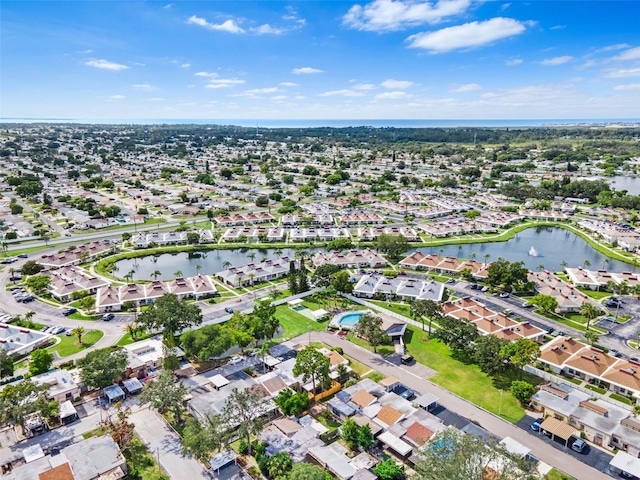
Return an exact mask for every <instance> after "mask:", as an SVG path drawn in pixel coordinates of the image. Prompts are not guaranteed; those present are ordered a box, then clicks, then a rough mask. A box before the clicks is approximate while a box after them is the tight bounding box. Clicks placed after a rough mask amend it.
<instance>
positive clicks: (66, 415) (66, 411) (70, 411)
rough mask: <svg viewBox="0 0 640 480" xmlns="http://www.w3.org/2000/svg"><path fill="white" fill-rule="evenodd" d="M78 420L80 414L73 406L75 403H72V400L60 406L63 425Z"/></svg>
mask: <svg viewBox="0 0 640 480" xmlns="http://www.w3.org/2000/svg"><path fill="white" fill-rule="evenodd" d="M77 418H78V412H77V411H76V408H75V407H74V406H73V403H71V400H67V401H66V402H62V403H61V404H60V421H61V422H62V423H67V422H73V421H74V420H76V419H77Z"/></svg>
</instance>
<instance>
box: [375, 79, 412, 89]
mask: <svg viewBox="0 0 640 480" xmlns="http://www.w3.org/2000/svg"><path fill="white" fill-rule="evenodd" d="M380 85H381V86H383V87H384V88H388V89H390V90H405V89H407V88H409V87H410V86H412V85H413V82H410V81H409V80H394V79H392V78H389V79H387V80H385V81H384V82H382V83H381V84H380Z"/></svg>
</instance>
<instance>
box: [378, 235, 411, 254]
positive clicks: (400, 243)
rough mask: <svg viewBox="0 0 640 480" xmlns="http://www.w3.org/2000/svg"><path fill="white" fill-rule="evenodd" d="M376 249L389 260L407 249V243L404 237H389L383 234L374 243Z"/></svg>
mask: <svg viewBox="0 0 640 480" xmlns="http://www.w3.org/2000/svg"><path fill="white" fill-rule="evenodd" d="M376 246H377V249H378V250H380V251H381V252H382V253H386V254H387V255H389V256H390V257H391V258H398V257H399V256H400V255H402V254H403V253H404V252H406V251H407V250H408V249H409V241H408V240H407V238H406V237H405V236H404V235H390V234H387V233H383V234H381V235H379V236H378V239H377V241H376Z"/></svg>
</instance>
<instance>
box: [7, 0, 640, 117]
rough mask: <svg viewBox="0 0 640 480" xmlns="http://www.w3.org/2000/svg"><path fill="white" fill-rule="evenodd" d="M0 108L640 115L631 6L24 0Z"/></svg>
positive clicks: (193, 113) (638, 42)
mask: <svg viewBox="0 0 640 480" xmlns="http://www.w3.org/2000/svg"><path fill="white" fill-rule="evenodd" d="M0 9H1V12H0V13H1V16H0V18H1V27H2V30H1V38H0V40H1V47H0V48H1V51H0V53H1V59H0V62H1V63H0V67H1V83H0V94H1V97H0V102H1V103H0V116H2V117H21V118H31V117H55V118H73V119H83V118H90V119H96V118H105V119H107V118H118V119H127V118H130V119H141V118H146V119H151V120H152V119H212V120H215V119H527V118H531V119H537V118H540V119H553V118H558V119H567V118H638V117H640V27H639V26H638V25H639V23H638V19H640V2H637V1H620V2H616V1H604V0H601V1H593V2H587V1H538V0H531V1H512V2H497V1H485V2H475V1H471V0H440V1H418V0H373V1H359V2H346V1H331V0H324V1H300V0H298V1H291V2H279V1H259V2H252V1H242V0H236V1H205V0H202V1H195V2H191V1H179V0H173V1H171V2H169V1H167V2H154V1H147V2H135V1H115V0H114V1H108V2H102V1H55V0H51V1H40V2H33V1H28V0H27V1H25V0H6V1H3V2H2V5H1V7H0Z"/></svg>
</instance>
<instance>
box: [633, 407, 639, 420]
mask: <svg viewBox="0 0 640 480" xmlns="http://www.w3.org/2000/svg"><path fill="white" fill-rule="evenodd" d="M638 415H640V405H634V406H633V416H634V417H637V416H638Z"/></svg>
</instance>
